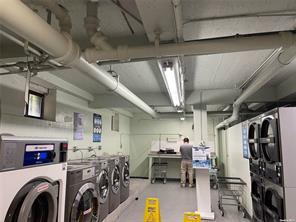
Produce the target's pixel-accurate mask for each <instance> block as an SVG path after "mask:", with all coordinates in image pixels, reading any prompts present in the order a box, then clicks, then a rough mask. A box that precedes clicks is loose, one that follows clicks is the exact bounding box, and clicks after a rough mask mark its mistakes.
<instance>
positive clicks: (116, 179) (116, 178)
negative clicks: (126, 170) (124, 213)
mask: <svg viewBox="0 0 296 222" xmlns="http://www.w3.org/2000/svg"><path fill="white" fill-rule="evenodd" d="M111 189H112V192H113V193H115V194H117V193H118V192H119V189H120V172H119V166H118V165H116V166H115V167H114V169H113V170H112V173H111Z"/></svg>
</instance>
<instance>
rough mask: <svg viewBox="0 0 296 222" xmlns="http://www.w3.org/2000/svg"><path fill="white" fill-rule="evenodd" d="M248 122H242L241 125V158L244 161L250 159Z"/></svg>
mask: <svg viewBox="0 0 296 222" xmlns="http://www.w3.org/2000/svg"><path fill="white" fill-rule="evenodd" d="M248 128H249V127H248V122H243V123H242V139H243V141H242V142H243V157H244V158H245V159H249V158H250V153H249V135H248V133H249V129H248Z"/></svg>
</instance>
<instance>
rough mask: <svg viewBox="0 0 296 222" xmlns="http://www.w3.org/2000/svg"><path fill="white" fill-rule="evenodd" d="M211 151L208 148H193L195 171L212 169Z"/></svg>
mask: <svg viewBox="0 0 296 222" xmlns="http://www.w3.org/2000/svg"><path fill="white" fill-rule="evenodd" d="M210 154H211V149H210V147H207V146H196V147H193V148H192V166H193V168H195V169H210V168H211V160H210Z"/></svg>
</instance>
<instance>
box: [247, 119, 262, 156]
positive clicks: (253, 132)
mask: <svg viewBox="0 0 296 222" xmlns="http://www.w3.org/2000/svg"><path fill="white" fill-rule="evenodd" d="M248 135H249V149H250V155H251V158H252V159H255V160H257V159H258V158H260V149H259V125H258V124H257V123H252V124H250V125H249V133H248Z"/></svg>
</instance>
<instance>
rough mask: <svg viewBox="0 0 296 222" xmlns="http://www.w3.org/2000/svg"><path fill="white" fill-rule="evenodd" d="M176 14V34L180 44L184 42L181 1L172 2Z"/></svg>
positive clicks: (173, 0) (174, 0)
mask: <svg viewBox="0 0 296 222" xmlns="http://www.w3.org/2000/svg"><path fill="white" fill-rule="evenodd" d="M172 3H173V7H174V14H175V23H176V34H177V39H178V42H182V41H183V16H182V5H181V0H172Z"/></svg>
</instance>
